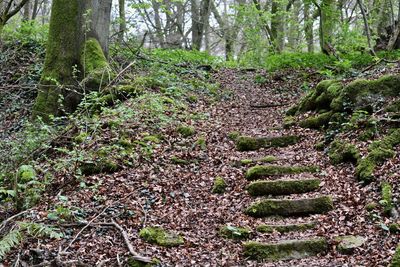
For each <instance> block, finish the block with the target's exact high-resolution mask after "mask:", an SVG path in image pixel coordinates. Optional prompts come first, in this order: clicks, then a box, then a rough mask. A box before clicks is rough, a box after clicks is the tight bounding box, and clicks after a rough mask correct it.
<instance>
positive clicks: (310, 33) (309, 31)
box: [303, 0, 314, 53]
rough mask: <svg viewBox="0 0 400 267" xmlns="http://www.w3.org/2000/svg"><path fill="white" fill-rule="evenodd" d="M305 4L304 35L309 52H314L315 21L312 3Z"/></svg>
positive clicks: (306, 1) (307, 0)
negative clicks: (312, 14)
mask: <svg viewBox="0 0 400 267" xmlns="http://www.w3.org/2000/svg"><path fill="white" fill-rule="evenodd" d="M303 2H304V35H305V37H306V42H307V52H308V53H313V52H314V19H313V18H312V16H311V1H310V0H303Z"/></svg>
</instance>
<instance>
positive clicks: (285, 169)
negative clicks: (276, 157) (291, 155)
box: [246, 165, 318, 180]
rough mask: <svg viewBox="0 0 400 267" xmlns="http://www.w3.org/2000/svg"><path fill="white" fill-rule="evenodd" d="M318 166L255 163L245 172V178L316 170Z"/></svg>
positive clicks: (250, 178)
mask: <svg viewBox="0 0 400 267" xmlns="http://www.w3.org/2000/svg"><path fill="white" fill-rule="evenodd" d="M317 170H318V168H317V167H316V166H278V165H269V166H261V165H257V166H254V167H251V168H250V169H248V170H247V172H246V179H247V180H257V179H259V178H262V177H265V176H275V175H284V174H296V173H303V172H316V171H317Z"/></svg>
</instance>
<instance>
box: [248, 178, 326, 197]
mask: <svg viewBox="0 0 400 267" xmlns="http://www.w3.org/2000/svg"><path fill="white" fill-rule="evenodd" d="M320 182H321V181H320V180H318V179H305V180H274V181H255V182H252V183H251V184H250V185H248V186H247V191H248V192H249V194H250V195H252V196H264V195H290V194H301V193H306V192H310V191H314V190H316V189H318V188H319V184H320Z"/></svg>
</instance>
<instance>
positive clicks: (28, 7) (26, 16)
mask: <svg viewBox="0 0 400 267" xmlns="http://www.w3.org/2000/svg"><path fill="white" fill-rule="evenodd" d="M30 12H31V1H30V0H28V2H26V4H25V6H24V12H23V14H22V20H23V21H28V20H30V18H31V16H30Z"/></svg>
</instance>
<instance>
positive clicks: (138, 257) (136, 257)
mask: <svg viewBox="0 0 400 267" xmlns="http://www.w3.org/2000/svg"><path fill="white" fill-rule="evenodd" d="M111 223H112V225H113V226H114V227H115V228H117V229H118V230H119V231H120V232H121V234H122V237H123V238H124V241H125V244H126V246H127V247H128V250H129V253H130V254H131V255H132V257H133V259H134V260H137V261H140V262H144V263H150V262H151V258H148V257H144V256H141V255H139V254H138V253H137V252H136V251H135V250H134V249H133V246H132V244H131V242H129V237H128V234H127V233H126V231H125V230H124V229H123V228H122V226H121V225H119V224H118V223H116V222H115V221H114V220H111Z"/></svg>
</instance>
